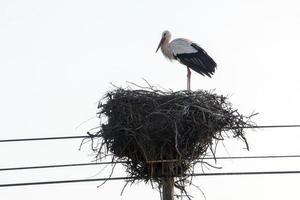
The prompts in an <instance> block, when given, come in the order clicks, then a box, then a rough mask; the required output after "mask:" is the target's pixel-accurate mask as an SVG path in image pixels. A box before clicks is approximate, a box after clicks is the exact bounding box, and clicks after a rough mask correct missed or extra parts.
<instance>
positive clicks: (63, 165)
mask: <svg viewBox="0 0 300 200" xmlns="http://www.w3.org/2000/svg"><path fill="white" fill-rule="evenodd" d="M272 158H300V155H277V156H276V155H265V156H220V157H215V158H214V157H205V158H202V159H203V160H212V159H216V160H233V159H272ZM199 162H201V161H199ZM124 163H128V162H127V161H115V162H98V163H72V164H59V165H40V166H25V167H11V168H0V171H13V170H29V169H45V168H60V167H80V166H93V165H109V164H124Z"/></svg>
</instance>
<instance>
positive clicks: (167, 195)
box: [162, 177, 174, 200]
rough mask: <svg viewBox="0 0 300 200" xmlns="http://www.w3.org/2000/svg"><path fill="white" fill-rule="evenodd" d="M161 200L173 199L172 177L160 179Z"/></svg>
mask: <svg viewBox="0 0 300 200" xmlns="http://www.w3.org/2000/svg"><path fill="white" fill-rule="evenodd" d="M162 192H163V200H173V199H174V177H163V178H162Z"/></svg>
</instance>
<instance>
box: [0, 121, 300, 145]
mask: <svg viewBox="0 0 300 200" xmlns="http://www.w3.org/2000/svg"><path fill="white" fill-rule="evenodd" d="M235 128H236V129H237V128H244V129H265V128H300V124H292V125H266V126H246V127H235ZM235 128H232V129H235ZM97 137H100V136H99V135H79V136H56V137H37V138H15V139H2V140H0V142H26V141H43V140H67V139H84V138H97Z"/></svg>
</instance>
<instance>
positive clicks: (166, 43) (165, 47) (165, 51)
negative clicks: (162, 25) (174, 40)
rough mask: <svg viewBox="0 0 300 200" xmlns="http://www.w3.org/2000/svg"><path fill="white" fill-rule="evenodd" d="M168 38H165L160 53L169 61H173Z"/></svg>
mask: <svg viewBox="0 0 300 200" xmlns="http://www.w3.org/2000/svg"><path fill="white" fill-rule="evenodd" d="M169 41H170V39H169V38H166V40H165V41H164V42H163V43H162V44H161V52H162V53H163V55H164V56H165V57H167V58H169V59H174V56H173V52H172V49H171V48H170V45H169Z"/></svg>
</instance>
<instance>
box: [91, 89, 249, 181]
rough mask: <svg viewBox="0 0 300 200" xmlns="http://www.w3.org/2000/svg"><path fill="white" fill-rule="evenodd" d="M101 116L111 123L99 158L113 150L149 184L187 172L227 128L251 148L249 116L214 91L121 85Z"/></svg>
mask: <svg viewBox="0 0 300 200" xmlns="http://www.w3.org/2000/svg"><path fill="white" fill-rule="evenodd" d="M99 116H100V118H101V119H102V120H103V117H104V118H105V119H106V121H105V122H103V123H101V128H100V130H99V132H97V134H98V135H99V136H100V137H101V138H102V140H101V144H100V147H99V148H98V149H97V151H98V156H99V157H101V155H102V156H103V154H104V156H106V155H109V154H110V153H109V152H111V153H112V154H113V156H114V158H115V159H117V160H118V161H128V162H126V163H125V164H124V165H125V166H126V169H127V173H128V176H129V177H132V178H138V179H139V180H140V179H142V180H145V181H146V182H147V181H149V180H151V181H155V182H158V183H160V181H161V177H165V176H175V177H180V176H185V174H187V172H191V171H189V170H191V168H192V165H193V164H194V161H199V160H201V159H202V158H203V157H204V156H205V155H206V152H207V150H208V149H209V148H210V147H212V145H213V141H214V140H222V139H223V133H225V132H226V135H230V134H231V135H232V136H233V137H238V138H240V139H241V140H242V141H244V142H245V144H246V146H247V148H248V144H247V141H246V138H245V136H244V131H243V128H244V127H246V126H249V125H250V124H249V122H248V120H249V118H248V117H244V116H243V115H241V114H239V113H238V111H237V110H235V109H233V108H232V106H231V103H230V102H229V101H228V99H227V98H226V97H224V96H220V95H217V94H215V93H214V92H213V91H203V90H198V91H178V92H173V91H161V90H151V89H139V90H132V89H122V88H116V89H113V90H112V91H109V92H107V94H106V95H105V96H104V98H103V99H102V100H101V101H100V104H99Z"/></svg>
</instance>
